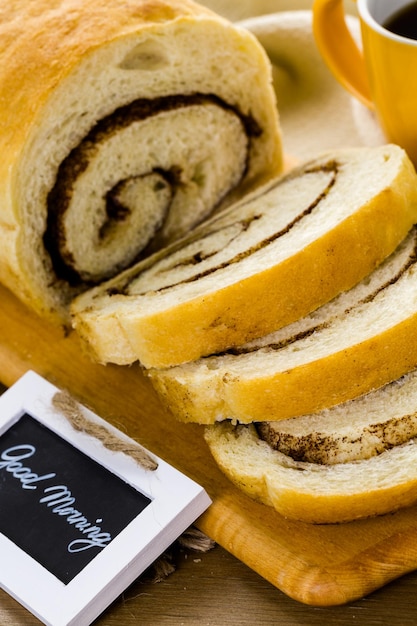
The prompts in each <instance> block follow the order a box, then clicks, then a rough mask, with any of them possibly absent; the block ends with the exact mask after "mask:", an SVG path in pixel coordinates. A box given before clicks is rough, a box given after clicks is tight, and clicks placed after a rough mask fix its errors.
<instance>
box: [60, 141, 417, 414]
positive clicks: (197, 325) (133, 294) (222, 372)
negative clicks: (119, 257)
mask: <svg viewBox="0 0 417 626" xmlns="http://www.w3.org/2000/svg"><path fill="white" fill-rule="evenodd" d="M416 180H417V179H416V173H415V171H414V168H413V166H412V165H411V163H410V161H409V159H408V157H407V156H406V154H405V153H404V151H402V150H401V149H400V148H398V147H396V146H391V145H388V146H383V147H378V148H369V149H368V148H360V149H352V150H346V151H345V150H340V151H335V152H332V153H330V154H325V155H322V156H321V157H318V158H317V159H314V160H313V161H311V162H308V163H306V164H304V165H302V166H300V167H299V168H297V169H295V170H294V171H292V172H290V173H289V174H288V175H286V176H284V177H281V178H278V179H277V180H276V181H273V182H272V183H269V184H268V185H267V186H266V187H264V188H263V189H261V190H258V191H256V192H254V193H253V194H252V195H250V196H249V197H247V198H245V199H243V200H241V201H240V202H238V203H236V204H235V205H233V206H231V207H229V208H227V209H226V210H225V211H223V212H222V213H220V214H218V215H217V216H215V217H213V218H212V219H211V220H209V221H208V222H206V223H205V224H203V225H201V226H199V227H197V228H196V229H195V230H194V231H193V233H191V235H190V236H188V237H186V238H184V239H183V240H182V241H181V242H178V243H177V244H174V245H173V246H171V247H168V248H167V249H165V250H164V251H162V252H160V253H156V255H154V256H153V257H150V258H148V259H147V260H145V261H144V262H142V263H139V264H138V265H137V266H135V267H133V268H132V269H130V270H126V271H125V272H124V273H122V274H120V275H119V276H118V277H116V278H115V279H112V280H110V281H108V282H107V283H105V284H103V285H102V286H100V287H97V288H96V289H93V290H90V291H89V292H88V293H86V294H84V295H82V296H80V297H79V298H77V299H76V301H75V302H74V304H73V307H72V313H73V324H74V327H75V328H76V329H77V331H78V332H79V334H80V335H81V336H82V337H84V338H85V341H86V344H87V345H88V346H89V348H90V350H91V352H92V354H94V357H95V358H96V359H97V360H99V361H101V362H115V363H119V364H126V363H130V362H132V361H135V360H139V361H140V362H141V363H142V364H143V365H144V366H145V367H147V368H151V367H152V368H165V367H170V366H173V365H176V364H181V363H184V362H186V361H192V360H195V359H199V358H200V357H201V356H203V355H210V354H213V353H216V352H219V351H223V350H227V349H230V348H236V347H237V346H240V345H242V344H243V343H245V342H247V341H249V340H252V339H254V338H256V337H260V336H262V335H265V334H266V333H269V332H271V331H275V330H276V329H278V328H280V327H283V326H285V325H288V324H290V323H292V322H294V321H295V320H297V319H298V318H300V317H302V316H304V315H307V314H308V313H309V312H310V311H312V310H314V309H316V308H317V307H319V306H320V305H323V304H324V303H325V302H327V301H328V300H330V299H331V298H333V297H334V296H336V295H337V294H338V293H339V292H340V291H342V290H346V289H349V288H350V287H352V286H353V285H354V284H355V283H357V282H358V281H360V280H361V279H362V278H364V276H366V275H367V274H368V273H369V272H371V271H372V270H373V269H374V268H375V266H376V265H378V263H380V262H381V261H382V260H383V259H384V258H385V257H386V256H387V255H389V254H390V253H391V252H392V251H393V250H394V249H395V247H396V246H397V245H398V243H399V242H400V241H401V240H402V239H403V238H404V237H405V236H406V234H407V232H408V231H409V229H410V228H411V226H412V224H413V223H414V222H415V221H416V217H417V184H416ZM288 350H289V348H288ZM294 351H295V348H294ZM258 352H259V353H262V354H264V353H265V352H269V353H271V355H272V354H275V353H277V352H278V351H277V350H273V351H272V350H270V349H268V348H262V350H259V351H255V349H253V350H252V353H254V354H251V356H249V357H246V356H245V355H244V356H242V357H235V356H232V355H225V356H221V357H218V358H217V357H212V358H209V359H207V360H206V359H203V360H202V361H196V362H193V363H190V364H189V365H186V366H184V367H183V368H181V367H179V368H174V369H172V370H168V371H159V369H158V370H155V371H153V372H152V373H151V375H152V378H153V379H154V381H155V384H156V386H157V387H158V388H159V390H160V391H161V392H162V395H164V396H166V397H167V398H168V401H169V402H170V403H171V404H172V405H173V406H174V409H175V410H178V412H179V413H180V414H181V415H182V417H183V418H185V419H196V420H197V421H206V422H211V421H214V420H215V419H217V418H218V417H219V416H220V415H221V414H223V413H224V417H228V416H229V415H228V411H229V410H231V408H230V407H229V406H228V404H227V402H226V400H225V397H224V396H225V394H226V396H227V397H228V395H229V393H230V391H229V390H230V389H231V387H232V386H233V385H238V387H239V389H242V386H243V382H242V381H243V380H244V377H243V378H242V376H241V375H240V374H239V375H238V374H235V373H234V369H233V368H234V367H235V364H236V363H241V362H244V361H245V358H247V362H248V370H250V371H251V377H250V379H251V383H250V384H249V386H248V393H247V394H245V400H244V401H243V402H242V403H239V408H238V409H236V412H237V413H238V414H239V419H240V417H241V418H242V419H246V420H247V419H252V418H251V415H250V414H249V415H248V412H247V411H246V409H245V408H244V407H241V406H240V405H241V404H242V405H245V403H246V395H248V394H249V395H250V396H251V397H253V398H255V397H256V395H253V394H252V386H253V387H256V385H255V384H254V383H253V380H255V381H256V379H257V377H259V378H260V379H261V380H264V379H265V380H266V379H267V378H268V376H269V374H267V372H266V371H265V372H264V369H265V368H264V365H263V357H262V358H261V359H258V357H257V356H256V354H257V353H258ZM272 358H273V357H272V356H268V357H267V358H266V360H265V363H267V362H269V360H270V359H272ZM275 358H276V357H275ZM223 364H224V366H223ZM252 364H253V366H252ZM229 366H230V367H231V369H229ZM237 367H238V368H239V371H240V368H241V367H242V366H241V365H238V366H237ZM271 367H273V366H271ZM283 367H284V366H283ZM253 370H254V371H253ZM277 389H279V387H277ZM226 390H227V391H226ZM265 390H266V384H261V385H260V387H259V393H258V394H257V395H263V394H264V392H265ZM238 393H239V394H240V393H241V391H239V392H238ZM280 393H281V391H277V392H276V393H275V394H272V395H273V396H274V398H275V396H276V395H279V394H280ZM272 395H271V398H272ZM266 398H267V396H264V397H263V399H262V401H261V402H260V403H259V405H258V407H259V408H258V412H262V407H263V406H264V405H265V403H266V402H267V399H266ZM257 402H258V400H257V398H256V400H253V401H252V402H250V403H249V405H248V406H252V405H254V404H256V403H257ZM271 402H272V400H271ZM287 403H288V399H287V397H286V395H285V394H284V395H283V396H282V398H281V401H280V404H281V405H283V407H284V408H285V407H286V406H287ZM194 404H195V410H194V408H193V405H194ZM223 405H224V412H223V413H222V411H220V409H219V406H223ZM288 406H290V405H288ZM284 408H283V409H282V410H284ZM241 409H242V411H243V412H242V414H241V413H240V411H241Z"/></svg>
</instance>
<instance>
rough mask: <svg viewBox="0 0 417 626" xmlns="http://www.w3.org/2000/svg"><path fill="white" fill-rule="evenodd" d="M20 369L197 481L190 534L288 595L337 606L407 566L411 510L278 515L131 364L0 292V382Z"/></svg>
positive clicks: (413, 554)
mask: <svg viewBox="0 0 417 626" xmlns="http://www.w3.org/2000/svg"><path fill="white" fill-rule="evenodd" d="M28 369H32V370H34V371H36V372H38V373H39V374H41V375H42V376H44V377H45V378H47V379H48V380H49V381H51V382H52V383H54V384H56V385H57V386H58V387H60V388H63V389H66V390H68V391H69V392H70V393H71V394H72V395H73V396H74V397H75V398H76V399H78V400H79V401H80V402H82V403H83V404H85V405H87V406H89V407H90V408H91V409H92V410H93V411H95V412H97V413H98V414H99V415H101V416H102V417H103V418H104V419H106V420H108V421H109V422H110V423H112V424H114V425H115V426H117V427H118V428H120V429H121V430H123V431H124V432H126V433H127V434H128V435H129V436H130V437H133V438H134V439H136V440H137V441H139V442H140V443H142V444H143V445H145V446H146V447H147V448H149V449H150V450H152V451H153V452H155V453H156V454H157V455H159V456H160V457H162V458H164V459H165V460H166V461H168V462H169V463H171V464H172V465H174V466H175V467H177V468H178V469H180V470H181V471H182V472H184V473H185V474H187V475H188V476H190V477H191V478H193V479H194V480H196V481H197V482H199V483H200V484H201V485H203V486H204V487H205V489H206V490H207V492H208V493H209V495H210V496H211V498H212V499H213V504H212V505H211V507H210V508H209V509H208V511H207V512H206V513H205V514H204V515H203V516H202V517H201V518H200V519H199V520H198V522H197V524H196V525H197V526H198V528H200V530H202V531H203V532H205V533H206V534H207V535H209V536H210V537H211V538H212V539H214V540H215V541H216V542H217V543H218V544H220V545H222V546H223V547H224V548H226V549H227V550H228V551H230V552H231V553H232V554H233V555H235V556H236V557H237V558H239V559H240V560H241V561H243V562H244V563H246V564H247V565H248V566H249V567H251V568H252V569H254V570H255V571H256V572H258V573H259V574H260V575H261V576H263V577H264V578H265V579H267V580H268V581H270V582H271V583H272V584H273V585H275V586H276V587H278V588H279V589H281V590H282V591H283V592H284V593H286V594H287V595H289V596H290V597H292V598H294V599H296V600H298V601H300V602H303V603H306V604H310V605H315V606H331V605H337V604H344V603H347V602H350V601H352V600H355V599H358V598H360V597H362V596H364V595H367V594H368V593H370V592H371V591H373V590H375V589H377V588H379V587H381V586H383V585H384V584H385V583H387V582H388V581H391V580H393V579H394V578H397V577H399V576H401V575H402V574H405V573H406V572H409V571H411V570H414V569H417V507H414V508H411V509H408V510H404V511H401V512H398V513H395V514H393V515H387V516H383V517H380V518H376V519H371V520H364V521H357V522H353V523H349V524H340V525H318V526H313V525H309V524H304V523H298V522H293V521H289V520H286V519H284V518H283V517H281V516H280V515H278V514H277V513H275V512H274V511H272V510H271V509H270V508H269V507H266V506H263V505H261V504H258V503H256V502H254V501H251V500H250V499H249V498H247V497H246V496H244V495H243V494H241V493H240V492H239V491H238V490H237V489H236V488H235V487H234V486H233V485H231V484H230V483H229V481H228V480H227V479H226V478H225V477H224V476H223V475H222V474H221V472H220V471H219V469H218V468H217V466H216V465H215V463H214V461H213V460H212V458H211V455H210V452H209V451H208V449H207V447H206V444H205V442H204V440H203V434H202V427H200V426H198V425H195V424H181V423H177V422H176V421H175V420H174V419H173V418H172V417H171V416H170V415H168V414H167V413H166V412H165V411H164V409H163V408H162V406H161V405H160V403H159V401H158V399H157V397H156V395H155V394H154V392H153V390H152V388H151V386H150V384H149V381H148V380H147V379H146V378H145V377H144V375H143V374H142V372H141V370H140V368H139V367H138V366H137V365H133V366H130V367H118V366H113V365H108V366H101V365H98V364H96V363H93V362H92V361H91V360H90V358H89V357H88V356H87V355H86V354H84V353H83V349H82V347H81V345H80V343H79V341H78V339H77V337H76V335H75V334H74V333H72V334H70V335H69V336H66V335H65V334H64V332H63V331H62V329H60V328H54V327H52V326H49V325H48V324H46V323H45V322H44V321H42V320H40V319H39V318H38V317H36V316H35V315H34V314H32V313H31V312H30V311H29V310H27V309H26V308H25V307H24V306H23V305H22V304H20V303H19V302H18V301H17V300H16V299H15V297H14V296H13V295H11V294H10V292H9V291H7V290H6V289H4V288H2V287H1V286H0V380H1V381H2V382H3V383H4V384H5V385H8V386H9V385H11V384H13V383H14V382H15V381H16V380H17V379H18V378H19V377H20V376H21V375H22V374H24V373H25V372H26V371H27V370H28Z"/></svg>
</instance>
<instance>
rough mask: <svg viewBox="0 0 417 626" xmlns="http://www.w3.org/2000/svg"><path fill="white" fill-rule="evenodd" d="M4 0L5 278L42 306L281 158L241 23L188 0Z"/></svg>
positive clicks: (133, 258) (261, 75)
mask: <svg viewBox="0 0 417 626" xmlns="http://www.w3.org/2000/svg"><path fill="white" fill-rule="evenodd" d="M0 6H1V15H2V19H1V24H0V51H1V58H2V63H1V67H0V102H1V104H0V118H1V133H0V150H1V154H2V159H1V162H0V280H1V282H3V283H4V284H5V285H7V286H8V287H9V288H10V289H11V290H12V291H14V292H15V294H16V295H18V296H19V297H20V298H21V299H22V300H23V301H24V302H25V303H26V304H28V305H29V306H31V307H33V308H34V309H35V310H37V311H38V312H39V313H41V314H42V315H45V316H50V317H51V319H57V320H59V321H61V320H68V303H69V302H70V300H71V299H72V298H73V297H74V295H76V294H77V293H79V292H80V291H83V290H84V289H86V288H89V287H91V286H92V285H94V284H99V283H100V282H101V281H102V280H104V279H108V278H109V277H110V276H113V275H115V274H117V273H118V272H120V271H121V270H122V269H123V268H126V267H128V266H130V265H131V264H132V263H133V262H137V260H138V257H139V256H140V255H144V256H147V255H148V254H149V253H151V252H152V251H153V250H155V249H157V248H158V247H160V246H163V245H165V244H166V243H167V242H169V241H171V240H173V239H176V238H177V237H179V236H181V235H182V234H184V233H185V232H188V230H189V229H190V227H191V226H194V225H195V224H196V223H198V222H200V221H201V220H202V219H204V218H205V217H207V216H208V215H210V214H211V213H212V212H213V211H214V210H215V209H217V208H218V207H219V206H220V205H221V204H222V203H229V202H231V201H232V200H235V199H236V198H238V197H241V196H242V195H244V194H246V193H247V192H248V191H249V190H250V189H252V188H255V187H257V186H259V185H260V184H263V183H264V182H265V181H267V180H269V179H270V178H272V177H274V176H276V175H277V174H278V173H279V172H281V170H282V145H281V133H280V127H279V120H278V113H277V107H276V99H275V93H274V90H273V87H272V77H271V66H270V62H269V60H268V58H267V56H266V54H265V52H264V50H263V48H262V47H261V46H260V44H259V43H258V42H257V40H256V38H255V37H254V36H253V35H251V34H250V33H249V32H248V31H246V30H244V29H243V28H239V27H237V26H234V25H232V24H230V23H229V22H228V21H226V20H225V19H222V18H220V17H218V16H217V15H215V14H214V13H212V12H211V11H209V10H208V9H206V8H204V7H202V6H200V5H197V4H195V3H193V2H192V1H190V0H170V1H166V0H155V1H153V2H149V1H148V0H126V1H125V2H123V3H122V4H121V3H120V2H119V1H118V0H107V1H106V2H105V3H104V4H103V2H102V1H101V0H88V2H86V1H85V0H66V2H60V3H57V2H52V1H51V0H37V2H36V8H34V3H31V2H24V1H22V0H18V1H14V2H11V3H10V2H7V1H6V0H1V2H0Z"/></svg>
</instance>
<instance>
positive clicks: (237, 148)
mask: <svg viewBox="0 0 417 626" xmlns="http://www.w3.org/2000/svg"><path fill="white" fill-rule="evenodd" d="M260 134H261V129H260V128H259V126H258V124H257V123H256V121H255V120H254V119H253V118H252V117H250V116H245V115H243V114H241V113H240V111H239V110H238V109H237V108H236V107H232V106H230V105H228V104H227V103H226V102H224V101H222V100H221V99H220V98H218V97H217V96H214V95H202V94H193V95H190V96H167V97H161V98H157V99H155V100H147V99H140V100H136V101H134V102H132V103H131V104H129V105H127V106H123V107H121V108H119V109H117V110H116V111H115V112H114V113H113V114H112V115H110V116H108V117H106V118H104V119H102V120H100V121H99V122H98V123H97V124H96V126H95V127H94V128H93V129H92V130H91V131H90V132H89V134H88V135H87V136H86V137H85V138H84V140H83V141H82V142H81V143H80V144H79V145H78V146H77V147H75V148H74V149H73V150H72V151H71V153H70V154H69V155H68V156H67V158H66V159H65V160H64V161H63V162H62V163H61V165H60V167H59V171H58V173H57V177H56V182H55V185H54V187H53V189H51V191H50V193H49V195H48V202H47V204H48V218H47V225H46V231H45V234H44V237H43V242H44V246H45V248H46V250H47V252H48V254H49V256H50V258H51V261H52V264H53V268H54V271H55V273H56V276H57V277H58V279H61V280H64V281H66V282H68V283H69V284H70V285H72V286H77V285H79V284H82V283H87V284H98V283H100V282H102V281H103V280H105V279H107V278H110V277H111V276H114V275H116V274H118V273H119V272H120V271H121V270H122V269H124V268H126V267H129V266H130V265H131V264H132V263H134V262H135V261H137V260H138V259H140V258H142V257H144V256H146V255H148V254H150V253H151V252H153V251H155V250H157V249H159V248H160V247H162V246H164V245H166V244H167V243H169V242H171V241H172V240H175V239H176V238H178V237H180V236H181V235H183V234H185V233H186V232H188V230H189V229H190V228H192V227H194V226H195V225H196V224H198V223H199V222H200V221H202V220H203V219H205V218H206V217H207V216H208V215H210V213H211V212H212V211H213V210H214V209H215V208H216V207H217V206H218V205H219V204H220V202H221V201H222V200H223V199H224V198H225V196H226V195H227V194H228V193H230V192H231V191H232V190H233V189H234V188H235V187H236V186H237V185H238V184H239V183H240V182H241V180H242V178H243V177H244V175H245V172H246V171H247V167H248V158H249V156H248V155H249V152H250V144H251V139H252V138H253V137H257V136H259V135H260Z"/></svg>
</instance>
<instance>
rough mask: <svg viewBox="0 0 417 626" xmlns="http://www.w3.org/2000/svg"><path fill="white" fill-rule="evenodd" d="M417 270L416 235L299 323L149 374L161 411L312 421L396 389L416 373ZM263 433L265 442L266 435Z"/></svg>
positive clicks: (212, 418) (209, 417) (191, 417)
mask: <svg viewBox="0 0 417 626" xmlns="http://www.w3.org/2000/svg"><path fill="white" fill-rule="evenodd" d="M416 263H417V231H416V229H415V228H414V229H413V230H412V231H411V232H410V234H409V235H408V237H407V238H406V239H405V241H404V242H403V243H402V244H401V245H400V246H399V247H398V249H397V250H396V251H395V252H394V253H393V254H392V255H391V256H390V257H389V258H388V259H387V260H386V261H385V262H384V263H382V264H381V265H380V266H379V267H378V268H377V269H376V270H375V271H374V272H373V273H372V274H371V275H370V276H369V277H367V278H366V279H365V280H363V281H362V282H361V283H359V284H358V285H357V286H355V287H353V288H352V289H351V290H350V291H348V292H345V293H342V294H340V295H339V296H338V297H337V298H335V299H334V300H333V301H331V302H329V303H328V304H326V305H324V306H323V307H321V308H320V309H318V310H317V311H315V312H313V313H312V314H310V315H309V316H306V317H305V318H304V319H301V320H298V321H297V322H295V323H294V324H291V325H289V326H287V327H285V328H283V329H281V330H280V331H278V332H275V333H271V334H270V335H267V336H265V337H263V338H261V339H258V340H255V341H252V342H250V343H248V344H246V345H243V346H241V347H240V348H238V349H234V350H230V351H228V352H225V353H223V354H219V355H215V356H211V357H208V358H203V359H200V360H198V361H195V362H193V363H189V364H185V365H183V366H181V367H175V368H171V369H169V370H164V371H161V372H158V371H153V372H151V374H150V375H151V377H152V379H153V382H154V384H155V386H156V388H157V389H158V391H159V393H160V394H161V397H164V398H165V400H166V401H167V398H168V395H169V396H170V398H174V400H172V399H170V400H169V402H170V403H171V406H174V405H175V408H174V409H173V410H174V411H175V414H176V415H177V417H179V418H180V419H183V420H185V421H199V422H203V423H207V424H209V423H214V422H216V421H219V420H226V419H232V420H237V421H239V422H241V423H251V422H265V421H266V419H267V420H270V421H271V422H273V421H278V420H283V419H287V418H292V417H298V416H301V415H307V414H312V413H315V412H318V411H320V410H322V409H326V408H329V407H331V406H334V405H337V404H340V403H342V402H345V401H347V400H351V399H353V398H356V397H358V396H360V395H361V394H364V393H367V392H369V391H371V390H373V389H376V388H379V387H381V386H382V385H384V384H386V383H389V382H391V381H394V380H397V379H398V378H400V376H402V375H403V374H406V373H407V372H409V371H411V370H413V369H415V368H416V367H417V356H416V355H417V340H416V336H417V332H416V330H417V314H416V294H417V268H416ZM392 355H395V356H394V357H393V356H392ZM167 394H168V395H167ZM180 398H182V401H183V403H182V402H181V400H180ZM277 429H278V430H279V427H278V428H277ZM262 432H263V433H264V435H265V436H267V437H268V428H267V427H265V428H264V427H263V428H262Z"/></svg>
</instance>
